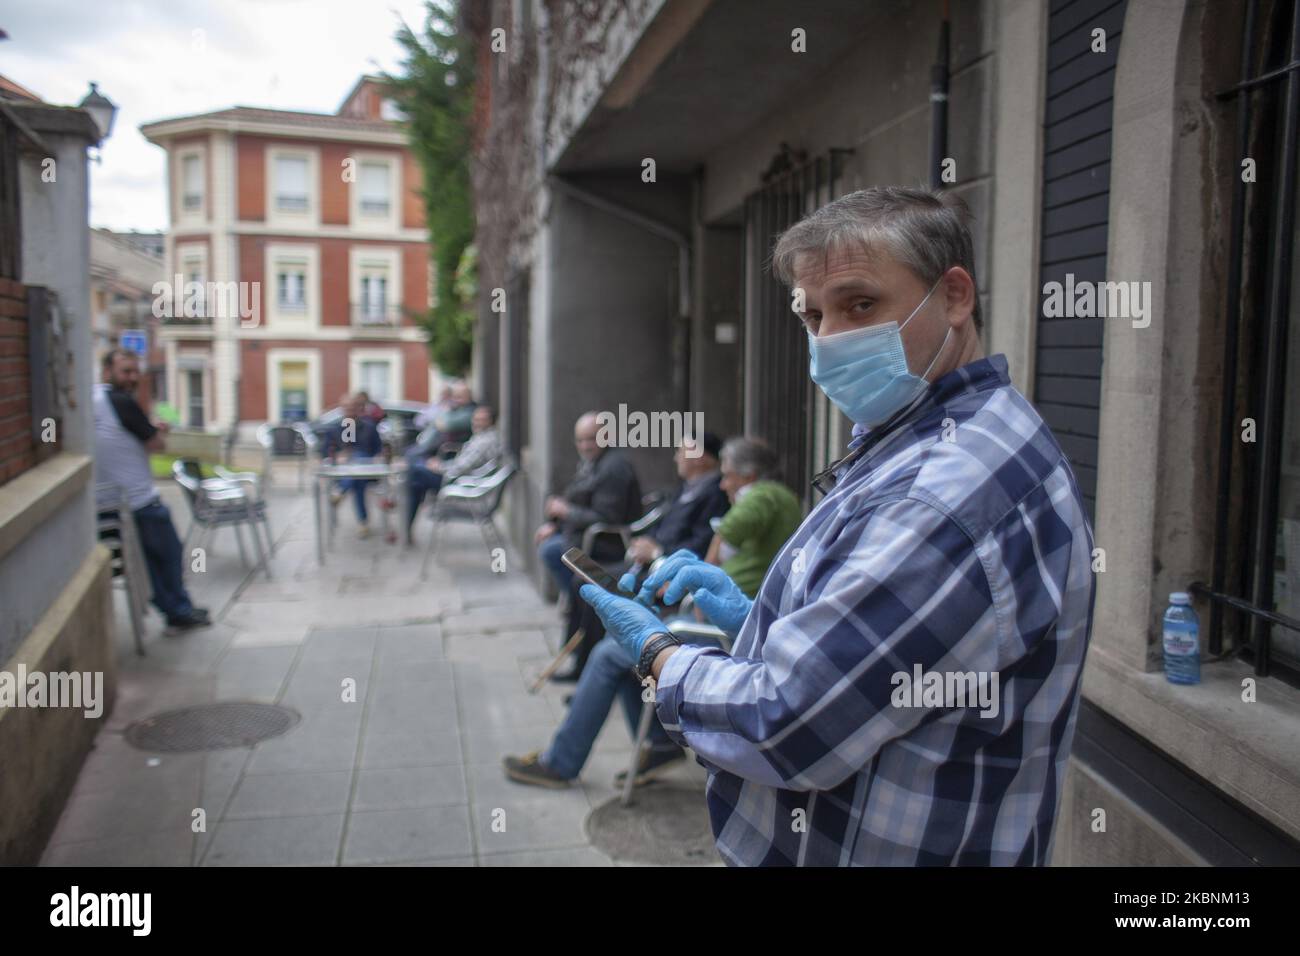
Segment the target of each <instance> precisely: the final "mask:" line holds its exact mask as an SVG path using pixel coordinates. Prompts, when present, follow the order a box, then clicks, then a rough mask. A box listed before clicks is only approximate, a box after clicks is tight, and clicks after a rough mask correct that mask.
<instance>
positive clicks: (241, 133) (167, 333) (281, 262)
mask: <svg viewBox="0 0 1300 956" xmlns="http://www.w3.org/2000/svg"><path fill="white" fill-rule="evenodd" d="M397 115H398V114H397V113H395V112H394V108H393V105H392V103H391V100H390V99H389V98H388V97H387V96H386V95H385V91H384V85H383V83H382V82H381V81H380V80H379V79H378V78H375V77H363V78H362V79H361V80H360V81H359V82H358V83H357V85H356V87H355V88H354V89H353V90H352V92H351V93H350V94H349V95H348V97H347V98H346V100H345V101H344V103H343V105H342V106H341V107H340V109H339V111H338V113H337V114H317V113H296V112H287V111H281V110H265V109H253V108H248V107H236V108H234V109H228V110H220V111H218V112H215V113H206V114H202V115H198V116H185V117H179V118H176V119H169V120H163V121H160V122H156V123H149V124H147V125H145V126H144V127H142V132H143V133H144V135H145V137H146V138H147V139H149V140H150V142H153V143H156V144H157V145H159V146H161V147H162V148H164V149H165V150H166V151H167V182H168V197H169V209H170V220H171V228H170V229H169V231H168V235H167V253H166V269H165V274H166V275H167V276H168V277H169V279H168V283H169V285H170V286H171V290H170V291H171V300H170V302H167V303H164V304H163V305H162V306H161V309H160V311H162V312H164V313H165V315H164V318H163V326H162V329H161V332H160V340H161V343H162V348H163V350H164V353H165V361H166V368H167V374H166V386H165V388H166V394H167V395H168V396H169V399H170V401H171V402H172V404H173V405H174V406H175V407H176V408H177V409H178V410H179V412H180V414H181V420H182V424H183V425H185V426H188V427H191V428H205V429H208V430H217V431H223V432H224V431H228V430H229V429H230V428H231V427H232V426H234V425H235V424H236V423H243V424H245V425H252V424H256V423H259V422H263V421H291V420H301V419H306V418H312V417H314V416H316V415H319V414H320V413H321V412H322V411H324V410H326V409H329V408H332V407H333V406H334V405H335V404H336V402H337V399H338V397H339V396H340V395H341V394H343V393H344V392H348V391H353V390H356V389H365V390H366V391H368V392H369V393H370V395H371V397H372V398H375V399H376V400H380V401H382V400H400V399H405V400H410V401H424V400H427V399H428V396H429V387H430V363H429V359H428V349H427V346H426V344H425V342H426V336H425V333H424V331H423V330H422V328H421V327H420V326H419V324H418V319H419V316H421V315H422V314H423V313H424V312H426V311H427V309H428V308H429V305H430V301H429V297H430V289H431V284H430V275H429V248H428V234H427V230H426V229H425V216H424V204H423V200H422V199H421V192H420V188H421V180H420V172H419V168H418V167H417V165H416V163H415V160H414V158H413V156H412V155H411V153H410V151H409V149H408V148H407V146H406V132H405V128H404V126H403V124H402V123H401V122H400V120H399V119H397V118H396V117H397ZM178 277H179V278H178ZM199 288H201V289H202V290H203V292H204V295H203V296H202V297H195V296H194V295H192V294H191V293H192V291H193V290H194V289H199ZM187 290H190V291H187Z"/></svg>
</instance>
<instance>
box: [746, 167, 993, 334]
mask: <svg viewBox="0 0 1300 956" xmlns="http://www.w3.org/2000/svg"><path fill="white" fill-rule="evenodd" d="M970 220H971V214H970V209H969V208H967V206H966V203H965V202H964V201H962V199H961V198H960V197H958V196H954V195H952V194H951V193H934V192H930V191H928V190H925V189H908V188H906V187H903V186H873V187H871V188H870V189H860V190H858V191H857V192H855V193H849V194H848V195H847V196H841V197H840V198H839V199H835V200H833V201H831V202H828V203H827V204H826V205H825V206H822V207H821V208H820V209H818V210H817V211H816V212H814V213H812V214H811V215H809V216H808V217H806V218H804V219H801V220H799V222H797V223H795V224H794V225H793V226H791V227H790V228H789V229H787V230H786V231H785V232H784V233H782V234H781V236H780V238H779V239H778V240H777V243H776V248H775V249H774V250H773V252H772V274H773V275H775V276H776V277H777V279H779V280H780V281H781V282H784V283H785V284H786V285H791V286H792V285H794V284H795V267H796V265H797V264H798V259H799V258H800V257H801V256H806V255H815V254H820V255H821V256H822V257H823V260H826V259H829V257H830V254H831V253H832V252H839V251H841V250H844V249H847V248H852V247H857V248H859V249H865V250H866V251H867V253H868V254H871V255H878V254H880V253H885V254H887V255H889V256H890V257H892V258H894V259H896V260H897V261H899V262H901V263H902V264H903V265H905V266H907V267H908V268H909V269H911V270H912V272H914V273H915V274H916V275H917V276H918V277H919V278H920V279H921V281H922V282H924V283H925V284H926V285H927V286H932V285H934V284H935V283H936V282H938V281H939V277H940V276H942V275H943V274H944V273H945V272H947V271H948V270H949V269H951V268H952V267H953V266H961V267H962V268H963V269H965V270H966V271H967V272H968V273H969V274H970V277H971V281H972V282H974V281H975V251H974V245H973V244H972V242H971V237H970ZM971 317H972V318H973V319H974V320H975V328H976V329H981V328H983V326H984V316H983V314H982V313H981V311H980V300H979V286H978V284H976V292H975V307H974V309H973V311H972V313H971Z"/></svg>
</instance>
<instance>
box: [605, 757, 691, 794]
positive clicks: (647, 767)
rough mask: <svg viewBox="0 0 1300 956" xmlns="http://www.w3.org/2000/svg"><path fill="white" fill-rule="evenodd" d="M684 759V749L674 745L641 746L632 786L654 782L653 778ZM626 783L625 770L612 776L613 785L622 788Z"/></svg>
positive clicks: (661, 774) (641, 785)
mask: <svg viewBox="0 0 1300 956" xmlns="http://www.w3.org/2000/svg"><path fill="white" fill-rule="evenodd" d="M685 759H686V751H685V750H682V748H680V747H674V748H673V749H672V750H667V749H651V748H649V747H642V748H641V759H640V760H639V761H637V769H636V779H635V780H633V781H632V786H634V787H644V786H645V785H646V784H647V783H652V782H654V780H655V778H657V777H661V776H663V775H664V774H665V773H667V772H668V771H669V770H671V769H672V768H673V767H676V766H677V765H678V764H679V763H680V762H682V761H684V760H685ZM626 783H627V771H626V770H620V771H619V772H618V774H617V775H616V776H615V777H614V786H615V787H617V788H622V787H623V786H624V785H625V784H626Z"/></svg>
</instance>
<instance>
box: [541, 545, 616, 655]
mask: <svg viewBox="0 0 1300 956" xmlns="http://www.w3.org/2000/svg"><path fill="white" fill-rule="evenodd" d="M569 547H570V545H569V541H568V539H567V538H565V537H564V535H562V534H553V535H551V536H550V537H549V538H547V539H546V540H545V541H543V542H542V543H541V545H539V546H538V548H537V557H538V558H539V559H541V562H542V564H544V565H545V566H546V570H548V571H550V572H551V577H553V578H554V579H555V585H556V587H558V588H559V589H560V593H561V594H567V593H568V591H569V588H570V587H571V586H572V585H573V572H572V571H570V570H569V566H568V565H567V564H565V563H564V562H563V561H561V560H560V555H562V554H564V552H565V551H568V550H569ZM633 663H636V662H635V661H633ZM628 666H629V667H631V666H632V664H629V665H628Z"/></svg>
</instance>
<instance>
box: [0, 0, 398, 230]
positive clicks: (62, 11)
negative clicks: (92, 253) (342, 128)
mask: <svg viewBox="0 0 1300 956" xmlns="http://www.w3.org/2000/svg"><path fill="white" fill-rule="evenodd" d="M4 7H5V8H6V9H4V10H0V27H3V29H4V30H5V32H7V33H8V34H9V39H7V40H0V74H4V75H5V76H7V77H9V78H10V79H11V80H14V81H15V82H17V83H19V84H21V85H23V86H25V87H27V88H28V89H29V90H31V91H32V92H34V93H36V94H37V95H38V96H40V97H41V98H42V99H44V100H46V101H47V102H49V103H55V104H59V105H67V104H76V103H79V102H81V99H82V97H84V96H85V95H86V92H87V90H88V89H89V86H90V82H91V81H92V80H94V81H95V82H97V83H98V84H99V89H100V92H101V93H103V94H104V95H105V96H107V97H108V98H109V99H110V100H112V101H113V102H114V103H116V104H117V106H118V114H117V121H116V125H115V126H114V128H113V135H112V137H111V138H110V139H108V140H107V141H106V142H105V143H104V146H103V151H102V157H103V162H102V163H101V164H99V165H94V164H92V167H91V170H92V171H91V207H90V221H91V225H94V226H106V227H108V228H111V229H142V230H143V229H165V228H166V227H167V209H166V202H165V200H166V192H165V189H164V186H163V167H164V163H163V152H162V150H161V149H159V148H158V147H157V146H154V145H152V144H151V143H148V142H146V141H145V139H144V137H143V136H141V135H140V125H141V124H142V123H148V122H152V121H154V120H159V119H166V118H170V117H173V116H184V115H187V114H190V113H204V112H207V111H209V110H216V109H223V108H225V107H228V106H263V107H269V108H272V109H289V110H311V111H315V112H324V113H333V112H335V111H336V110H337V109H338V108H339V105H340V104H341V103H342V102H343V97H344V96H346V95H347V93H348V91H349V90H351V88H352V85H353V84H354V83H355V82H356V80H357V78H358V77H359V76H361V74H363V73H373V72H376V71H377V70H390V71H396V70H397V68H398V66H399V63H400V59H401V51H400V49H399V47H398V45H397V42H396V41H395V40H394V39H393V34H394V33H395V32H396V29H397V26H398V24H399V20H405V21H406V22H407V23H408V24H410V25H411V26H412V27H414V28H416V29H417V32H418V30H419V28H420V27H421V26H422V25H423V22H424V0H27V2H14V3H6V4H4Z"/></svg>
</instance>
